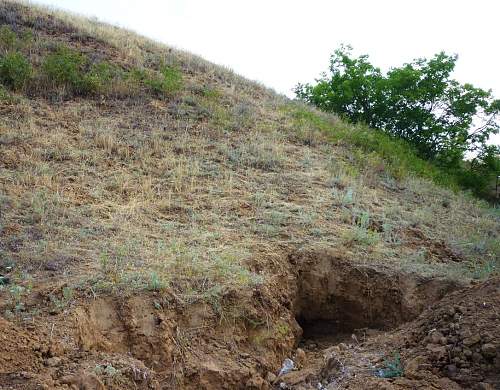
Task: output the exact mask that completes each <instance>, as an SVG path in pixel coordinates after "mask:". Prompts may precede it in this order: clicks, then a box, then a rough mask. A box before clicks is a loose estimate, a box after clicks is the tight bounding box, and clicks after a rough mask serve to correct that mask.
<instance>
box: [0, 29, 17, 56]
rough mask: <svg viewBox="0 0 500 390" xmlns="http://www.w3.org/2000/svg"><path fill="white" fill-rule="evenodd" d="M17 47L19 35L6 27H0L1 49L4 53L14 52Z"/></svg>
mask: <svg viewBox="0 0 500 390" xmlns="http://www.w3.org/2000/svg"><path fill="white" fill-rule="evenodd" d="M16 46H17V35H16V33H15V32H14V31H12V29H11V28H10V27H9V26H7V25H4V26H2V27H0V49H2V50H3V51H10V50H14V49H15V48H16Z"/></svg>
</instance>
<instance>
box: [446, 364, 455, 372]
mask: <svg viewBox="0 0 500 390" xmlns="http://www.w3.org/2000/svg"><path fill="white" fill-rule="evenodd" d="M446 371H448V372H449V373H450V374H454V373H456V372H457V366H455V365H454V364H448V365H447V366H446Z"/></svg>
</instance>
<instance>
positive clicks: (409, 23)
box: [36, 0, 500, 143]
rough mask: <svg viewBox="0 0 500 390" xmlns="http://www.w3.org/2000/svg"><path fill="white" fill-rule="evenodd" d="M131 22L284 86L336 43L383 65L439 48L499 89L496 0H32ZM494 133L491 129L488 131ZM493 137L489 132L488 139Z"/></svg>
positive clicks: (471, 75)
mask: <svg viewBox="0 0 500 390" xmlns="http://www.w3.org/2000/svg"><path fill="white" fill-rule="evenodd" d="M36 2H39V3H43V4H51V5H54V6H57V7H58V8H64V9H68V10H71V11H75V12H77V13H80V14H84V15H88V16H96V17H97V18H98V19H100V20H103V21H106V22H110V23H112V24H116V25H120V26H122V27H127V28H130V29H132V30H135V31H137V32H139V33H141V34H143V35H146V36H148V37H151V38H154V39H156V40H158V41H161V42H164V43H167V44H169V45H171V46H174V47H178V48H182V49H185V50H187V51H190V52H193V53H196V54H199V55H201V56H202V57H204V58H206V59H208V60H210V61H212V62H215V63H218V64H223V65H227V66H229V67H230V68H232V69H233V70H235V71H236V72H237V73H239V74H241V75H243V76H246V77H248V78H250V79H253V80H258V81H261V82H262V83H264V84H265V85H266V86H269V87H272V88H274V89H275V90H276V91H278V92H281V93H284V94H286V95H288V96H293V93H292V92H291V90H292V88H293V86H294V85H295V84H296V83H297V82H299V81H301V82H307V81H313V80H314V78H316V77H318V76H319V74H320V73H321V72H322V71H325V70H327V67H328V61H329V56H330V54H331V53H332V52H333V50H334V49H335V48H337V47H338V46H339V44H340V43H347V44H351V45H352V46H353V47H354V49H355V54H368V55H369V56H370V59H371V62H372V63H373V64H374V65H376V66H379V67H381V68H382V69H383V70H387V69H388V68H389V67H391V66H397V65H401V64H402V63H404V62H408V61H411V60H412V59H414V58H417V57H430V56H432V55H433V54H435V53H437V52H439V51H441V50H444V51H446V52H448V53H450V54H451V53H456V54H458V55H459V60H458V63H457V67H456V71H455V74H454V77H455V78H456V79H458V80H459V81H462V82H470V83H472V84H474V85H475V86H478V87H481V88H484V89H492V90H493V93H494V94H495V96H497V97H499V98H500V50H499V45H500V43H499V39H500V19H499V18H500V1H498V0H475V1H465V0H464V1H457V0H419V1H409V0H407V1H404V0H377V1H375V0H343V1H337V0H324V1H320V0H308V1H294V0H282V1H281V0H275V1H272V0H252V1H237V0H141V1H130V0H129V1H127V0H36ZM496 141H500V137H497V138H496ZM496 143H498V142H496Z"/></svg>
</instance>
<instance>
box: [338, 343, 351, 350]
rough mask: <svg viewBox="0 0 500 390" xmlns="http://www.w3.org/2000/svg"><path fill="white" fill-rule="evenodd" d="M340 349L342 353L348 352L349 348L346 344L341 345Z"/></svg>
mask: <svg viewBox="0 0 500 390" xmlns="http://www.w3.org/2000/svg"><path fill="white" fill-rule="evenodd" d="M339 349H340V350H341V351H347V350H348V349H349V347H348V346H347V345H346V344H345V343H340V344H339Z"/></svg>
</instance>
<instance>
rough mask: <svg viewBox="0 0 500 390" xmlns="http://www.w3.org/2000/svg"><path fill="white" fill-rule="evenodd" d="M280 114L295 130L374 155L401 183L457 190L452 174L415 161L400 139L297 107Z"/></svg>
mask: <svg viewBox="0 0 500 390" xmlns="http://www.w3.org/2000/svg"><path fill="white" fill-rule="evenodd" d="M283 110H284V111H286V112H289V113H291V114H292V118H293V126H294V127H303V126H304V125H307V126H309V127H311V128H314V129H317V130H319V131H321V132H323V133H324V134H326V135H327V137H328V139H329V140H330V141H331V142H334V143H343V144H346V145H351V146H354V147H357V148H359V149H361V150H362V151H363V152H364V153H373V152H375V153H377V154H378V155H379V156H380V157H382V158H383V159H384V161H385V162H386V163H387V166H386V169H387V171H388V172H389V173H390V174H391V175H392V176H394V177H396V178H399V179H401V178H404V177H406V176H408V175H409V174H412V173H413V174H416V175H418V176H421V177H425V178H428V179H431V180H433V181H434V182H435V183H437V184H440V185H444V186H447V187H450V188H452V189H458V183H457V179H456V178H454V177H453V175H452V174H451V173H449V172H446V171H444V170H443V169H440V168H439V167H437V166H435V165H433V164H432V163H431V162H429V161H425V160H423V159H422V158H420V157H418V155H417V153H416V150H415V149H414V148H413V147H412V146H411V145H410V144H409V143H408V142H406V141H404V140H402V139H399V138H396V137H393V136H390V135H388V134H386V133H384V132H382V131H380V130H375V129H371V128H369V127H367V126H365V125H362V124H357V125H350V124H347V123H345V122H343V121H341V120H334V119H332V117H328V116H326V115H322V114H321V113H317V112H314V111H313V110H311V109H310V108H308V107H305V106H302V105H298V104H290V105H287V106H285V107H283Z"/></svg>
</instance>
